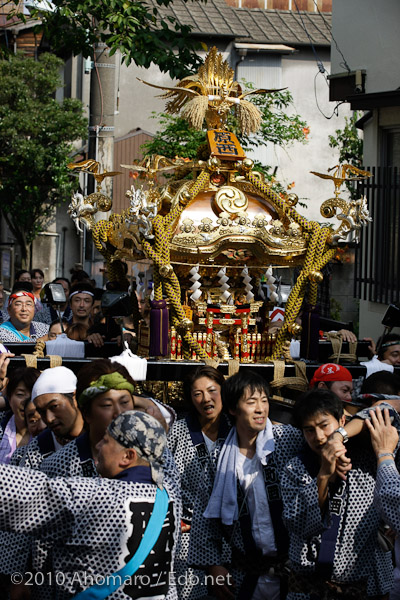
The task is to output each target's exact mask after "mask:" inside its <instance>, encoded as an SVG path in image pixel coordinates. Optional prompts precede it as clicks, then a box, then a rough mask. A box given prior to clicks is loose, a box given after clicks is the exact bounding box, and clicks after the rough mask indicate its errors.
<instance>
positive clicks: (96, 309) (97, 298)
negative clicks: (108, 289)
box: [90, 288, 104, 321]
mask: <svg viewBox="0 0 400 600" xmlns="http://www.w3.org/2000/svg"><path fill="white" fill-rule="evenodd" d="M103 294H104V290H102V289H101V288H95V289H94V302H93V306H92V310H91V313H90V314H91V317H92V319H93V321H94V320H95V317H96V315H98V314H100V313H101V298H102V296H103Z"/></svg>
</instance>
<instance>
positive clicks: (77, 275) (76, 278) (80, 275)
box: [70, 269, 93, 287]
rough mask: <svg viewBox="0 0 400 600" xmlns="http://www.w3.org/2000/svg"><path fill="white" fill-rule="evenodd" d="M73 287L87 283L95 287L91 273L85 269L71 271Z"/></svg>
mask: <svg viewBox="0 0 400 600" xmlns="http://www.w3.org/2000/svg"><path fill="white" fill-rule="evenodd" d="M70 273H71V285H75V284H76V283H87V284H89V285H91V286H92V287H93V284H92V281H91V279H90V275H89V273H86V271H84V270H83V269H71V271H70Z"/></svg>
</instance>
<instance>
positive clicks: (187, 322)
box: [176, 318, 194, 337]
mask: <svg viewBox="0 0 400 600" xmlns="http://www.w3.org/2000/svg"><path fill="white" fill-rule="evenodd" d="M176 330H177V332H178V333H179V335H180V336H181V337H183V336H184V335H185V333H188V332H192V331H194V323H193V321H192V320H191V319H187V318H185V319H182V321H181V322H180V323H179V324H178V325H177V326H176Z"/></svg>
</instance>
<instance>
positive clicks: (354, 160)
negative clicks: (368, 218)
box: [329, 111, 363, 199]
mask: <svg viewBox="0 0 400 600" xmlns="http://www.w3.org/2000/svg"><path fill="white" fill-rule="evenodd" d="M359 118H360V115H359V113H357V111H355V112H353V114H352V115H351V116H350V117H345V118H344V120H345V126H344V128H343V129H336V131H335V135H330V136H329V146H330V147H331V148H337V149H338V150H339V162H340V164H349V165H353V166H355V167H357V168H359V169H361V168H362V164H363V139H362V137H361V135H360V130H359V129H357V127H356V123H357V121H358V119H359ZM346 187H347V189H348V191H349V193H350V196H351V197H352V198H353V199H356V198H357V196H358V193H357V186H356V185H355V184H354V183H353V182H351V181H347V182H346Z"/></svg>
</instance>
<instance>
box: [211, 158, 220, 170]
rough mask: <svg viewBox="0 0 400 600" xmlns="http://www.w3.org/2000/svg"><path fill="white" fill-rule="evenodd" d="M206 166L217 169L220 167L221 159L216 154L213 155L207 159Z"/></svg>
mask: <svg viewBox="0 0 400 600" xmlns="http://www.w3.org/2000/svg"><path fill="white" fill-rule="evenodd" d="M208 166H209V169H210V170H211V171H218V169H219V168H220V167H221V161H220V160H219V158H217V157H216V156H213V157H212V158H210V159H209V161H208Z"/></svg>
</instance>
